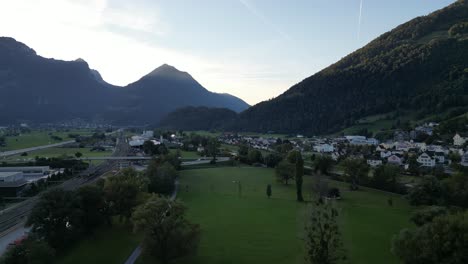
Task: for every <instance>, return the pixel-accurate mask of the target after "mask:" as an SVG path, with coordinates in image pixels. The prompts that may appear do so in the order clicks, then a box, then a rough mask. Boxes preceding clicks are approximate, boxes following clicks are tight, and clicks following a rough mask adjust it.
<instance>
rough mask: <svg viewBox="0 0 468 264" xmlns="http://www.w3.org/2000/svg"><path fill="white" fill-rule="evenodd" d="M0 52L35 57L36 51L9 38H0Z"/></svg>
mask: <svg viewBox="0 0 468 264" xmlns="http://www.w3.org/2000/svg"><path fill="white" fill-rule="evenodd" d="M0 50H2V51H4V52H5V51H8V52H10V53H15V54H17V53H22V54H28V55H36V51H34V50H33V49H31V48H30V47H28V46H26V44H24V43H22V42H19V41H17V40H16V39H14V38H11V37H0Z"/></svg>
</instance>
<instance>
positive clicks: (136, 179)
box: [104, 169, 147, 219]
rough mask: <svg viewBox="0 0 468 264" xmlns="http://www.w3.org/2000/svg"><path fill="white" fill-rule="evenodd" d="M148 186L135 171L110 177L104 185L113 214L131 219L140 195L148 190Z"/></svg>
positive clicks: (126, 171)
mask: <svg viewBox="0 0 468 264" xmlns="http://www.w3.org/2000/svg"><path fill="white" fill-rule="evenodd" d="M146 184H147V183H146V182H145V180H144V179H142V178H141V176H139V175H138V173H137V172H136V171H135V170H133V169H125V170H123V171H122V172H121V173H120V174H119V175H116V176H111V177H108V178H107V179H106V182H105V183H104V195H105V198H106V202H107V203H108V204H109V209H110V211H111V214H113V215H119V216H120V217H124V218H127V219H128V218H130V216H131V214H132V210H133V208H134V207H135V206H136V205H138V194H139V193H140V192H143V191H146V190H147V186H146Z"/></svg>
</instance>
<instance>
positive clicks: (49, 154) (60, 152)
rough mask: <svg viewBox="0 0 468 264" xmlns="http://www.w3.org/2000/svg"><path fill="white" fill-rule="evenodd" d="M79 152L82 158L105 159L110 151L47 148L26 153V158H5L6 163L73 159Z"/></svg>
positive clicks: (16, 156)
mask: <svg viewBox="0 0 468 264" xmlns="http://www.w3.org/2000/svg"><path fill="white" fill-rule="evenodd" d="M77 152H80V153H81V154H83V156H82V158H87V157H105V156H110V155H111V154H112V151H110V150H109V151H91V148H66V147H56V148H47V149H41V150H37V151H32V152H28V155H27V156H21V155H14V156H10V157H7V158H6V159H5V160H6V161H30V160H34V159H35V157H41V158H55V157H60V156H67V157H70V156H72V157H75V153H77Z"/></svg>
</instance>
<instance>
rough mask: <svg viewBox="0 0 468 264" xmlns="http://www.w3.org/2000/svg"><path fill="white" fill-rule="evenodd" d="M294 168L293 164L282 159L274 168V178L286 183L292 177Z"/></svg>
mask: <svg viewBox="0 0 468 264" xmlns="http://www.w3.org/2000/svg"><path fill="white" fill-rule="evenodd" d="M294 169H295V168H294V164H291V163H290V162H288V161H287V160H282V161H281V162H280V163H278V165H277V166H276V168H275V175H276V179H277V180H278V181H279V182H282V183H283V184H286V185H287V184H288V181H289V180H291V179H293V178H294Z"/></svg>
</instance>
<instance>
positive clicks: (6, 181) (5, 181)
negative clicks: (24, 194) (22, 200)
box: [0, 171, 28, 197]
mask: <svg viewBox="0 0 468 264" xmlns="http://www.w3.org/2000/svg"><path fill="white" fill-rule="evenodd" d="M27 183H28V182H27V181H26V180H25V179H24V176H23V173H22V172H18V171H16V172H14V171H13V172H0V195H1V196H2V197H16V196H18V195H19V193H20V192H21V190H22V189H23V188H24V187H25V186H26V184H27Z"/></svg>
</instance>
